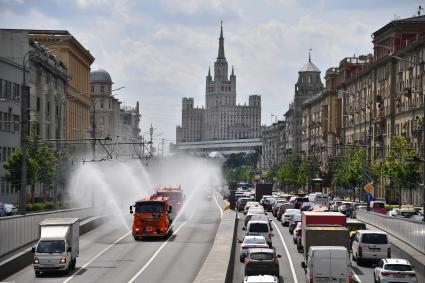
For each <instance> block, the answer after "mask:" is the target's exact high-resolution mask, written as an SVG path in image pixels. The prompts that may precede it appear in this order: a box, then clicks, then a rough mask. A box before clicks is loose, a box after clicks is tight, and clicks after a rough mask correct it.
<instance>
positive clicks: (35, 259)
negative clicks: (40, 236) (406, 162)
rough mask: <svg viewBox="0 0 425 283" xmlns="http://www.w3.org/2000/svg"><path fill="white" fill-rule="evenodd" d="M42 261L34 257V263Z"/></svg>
mask: <svg viewBox="0 0 425 283" xmlns="http://www.w3.org/2000/svg"><path fill="white" fill-rule="evenodd" d="M39 263H40V261H39V260H38V257H36V256H35V257H34V264H39Z"/></svg>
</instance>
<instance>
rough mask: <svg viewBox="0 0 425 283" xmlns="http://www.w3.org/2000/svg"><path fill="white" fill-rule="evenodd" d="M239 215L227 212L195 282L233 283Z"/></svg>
mask: <svg viewBox="0 0 425 283" xmlns="http://www.w3.org/2000/svg"><path fill="white" fill-rule="evenodd" d="M237 223H238V222H237V213H236V212H235V211H233V210H225V211H224V213H223V218H222V219H221V221H220V224H219V226H218V228H217V234H216V236H215V239H214V243H213V245H212V247H211V249H210V252H209V253H208V256H207V258H206V259H205V262H204V264H203V265H202V267H201V270H200V271H199V273H198V275H197V276H196V278H195V280H194V281H193V282H197V283H200V282H211V283H223V282H232V280H233V268H234V260H233V258H234V256H235V248H236V240H235V237H236V234H235V230H236V229H237V227H238V226H237Z"/></svg>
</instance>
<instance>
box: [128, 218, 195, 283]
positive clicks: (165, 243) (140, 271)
mask: <svg viewBox="0 0 425 283" xmlns="http://www.w3.org/2000/svg"><path fill="white" fill-rule="evenodd" d="M192 216H193V215H191V216H190V217H189V218H188V219H187V220H186V221H185V222H183V223H182V224H181V225H180V226H179V228H177V229H176V231H174V233H173V234H174V235H175V234H177V232H178V231H179V230H180V229H181V228H182V227H183V226H184V225H185V224H186V223H187V222H188V221H189V220H190V219H191V218H192ZM169 241H170V238H169V239H168V240H167V241H166V242H164V243H163V244H162V245H161V246H160V247H159V249H158V250H156V252H155V253H154V254H153V256H152V257H151V258H150V259H149V261H148V262H147V263H146V264H145V265H144V266H143V267H142V269H140V270H139V272H137V273H136V275H134V276H133V277H132V278H131V279H130V281H128V283H132V282H134V281H135V280H136V279H137V277H139V275H140V274H142V272H143V271H145V269H146V268H148V266H149V265H150V264H151V262H152V261H153V260H154V259H155V257H156V256H157V255H158V254H159V252H160V251H161V250H162V248H164V247H165V245H167V244H168V242H169Z"/></svg>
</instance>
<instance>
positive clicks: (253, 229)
mask: <svg viewBox="0 0 425 283" xmlns="http://www.w3.org/2000/svg"><path fill="white" fill-rule="evenodd" d="M246 235H247V236H263V237H264V239H266V242H267V244H268V245H269V246H270V247H271V246H272V233H271V230H270V223H269V221H267V220H252V221H249V222H248V224H247V225H246Z"/></svg>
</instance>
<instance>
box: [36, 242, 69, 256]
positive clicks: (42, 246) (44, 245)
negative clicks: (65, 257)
mask: <svg viewBox="0 0 425 283" xmlns="http://www.w3.org/2000/svg"><path fill="white" fill-rule="evenodd" d="M64 251H65V241H63V240H52V241H40V242H39V243H38V245H37V250H36V252H37V253H63V252H64Z"/></svg>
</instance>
